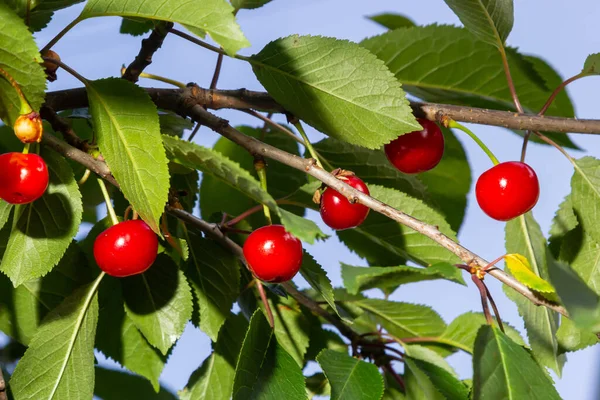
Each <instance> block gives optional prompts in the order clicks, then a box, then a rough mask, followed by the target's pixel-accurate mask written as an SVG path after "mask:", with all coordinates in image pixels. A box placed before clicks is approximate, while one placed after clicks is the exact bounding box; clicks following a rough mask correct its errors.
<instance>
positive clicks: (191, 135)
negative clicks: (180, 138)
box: [188, 122, 202, 142]
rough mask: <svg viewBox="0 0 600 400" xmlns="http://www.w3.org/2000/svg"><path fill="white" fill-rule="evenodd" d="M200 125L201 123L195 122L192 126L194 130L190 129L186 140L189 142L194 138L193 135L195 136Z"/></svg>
mask: <svg viewBox="0 0 600 400" xmlns="http://www.w3.org/2000/svg"><path fill="white" fill-rule="evenodd" d="M201 126H202V124H200V123H198V122H196V126H194V130H193V131H192V133H190V137H189V138H188V142H191V141H192V140H194V137H195V136H196V134H197V133H198V131H199V130H200V127H201Z"/></svg>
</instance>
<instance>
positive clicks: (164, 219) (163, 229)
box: [125, 206, 183, 259]
mask: <svg viewBox="0 0 600 400" xmlns="http://www.w3.org/2000/svg"><path fill="white" fill-rule="evenodd" d="M130 209H132V207H131V206H129V207H127V210H130ZM127 210H125V213H126V214H127V212H128V211H127ZM160 230H161V232H162V234H163V237H164V238H165V239H166V240H167V243H169V244H170V245H171V247H172V248H174V249H175V251H177V253H178V254H179V256H180V257H181V258H182V259H183V250H182V249H181V246H179V243H177V242H176V241H175V239H174V238H173V235H171V232H169V226H168V225H167V213H163V215H162V218H161V221H160Z"/></svg>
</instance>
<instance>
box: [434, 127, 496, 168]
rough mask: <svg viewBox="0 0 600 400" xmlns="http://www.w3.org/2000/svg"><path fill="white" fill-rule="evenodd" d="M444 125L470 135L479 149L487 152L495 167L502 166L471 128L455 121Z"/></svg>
mask: <svg viewBox="0 0 600 400" xmlns="http://www.w3.org/2000/svg"><path fill="white" fill-rule="evenodd" d="M444 125H446V127H448V128H456V129H460V130H461V131H463V132H464V133H466V134H467V135H469V136H470V137H471V139H473V140H474V141H475V143H477V144H478V145H479V147H481V150H483V151H484V152H485V154H487V156H488V157H489V158H490V160H492V163H493V164H494V165H498V164H500V161H498V159H497V158H496V156H495V155H494V153H492V151H491V150H490V149H489V148H488V147H487V146H486V145H485V144H484V143H483V142H482V141H481V139H479V138H478V137H477V135H475V134H474V133H473V132H472V131H471V130H470V129H469V128H467V127H466V126H464V125H462V124H459V123H458V122H456V121H455V120H453V119H450V120H448V121H446V123H445V124H444Z"/></svg>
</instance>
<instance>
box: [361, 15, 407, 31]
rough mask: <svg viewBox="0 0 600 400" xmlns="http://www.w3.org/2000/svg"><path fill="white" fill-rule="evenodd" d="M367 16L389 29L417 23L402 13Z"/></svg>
mask: <svg viewBox="0 0 600 400" xmlns="http://www.w3.org/2000/svg"><path fill="white" fill-rule="evenodd" d="M367 18H368V19H370V20H371V21H373V22H377V23H378V24H379V25H381V26H383V27H385V28H388V29H399V28H411V27H413V26H415V25H416V24H415V23H414V21H413V20H412V19H410V18H408V17H407V16H404V15H400V14H392V13H383V14H377V15H371V16H370V17H367Z"/></svg>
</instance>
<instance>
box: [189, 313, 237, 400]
mask: <svg viewBox="0 0 600 400" xmlns="http://www.w3.org/2000/svg"><path fill="white" fill-rule="evenodd" d="M247 329H248V321H247V320H246V318H244V316H243V315H242V314H238V315H232V316H230V317H229V318H228V319H227V320H226V321H225V324H224V325H223V328H222V329H221V331H220V332H219V338H218V340H217V343H216V344H215V346H214V352H213V353H212V355H211V356H210V357H209V358H207V359H206V360H205V361H204V362H203V363H202V365H201V366H200V368H199V369H198V370H196V371H195V372H194V373H193V374H192V377H191V378H190V382H188V385H187V387H186V390H185V393H186V395H187V397H184V396H182V398H183V399H186V398H188V399H189V400H204V399H206V400H229V399H230V398H231V395H232V392H233V378H234V376H235V365H236V363H237V360H238V355H239V354H240V350H241V348H242V342H243V340H244V335H245V333H246V330H247Z"/></svg>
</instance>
